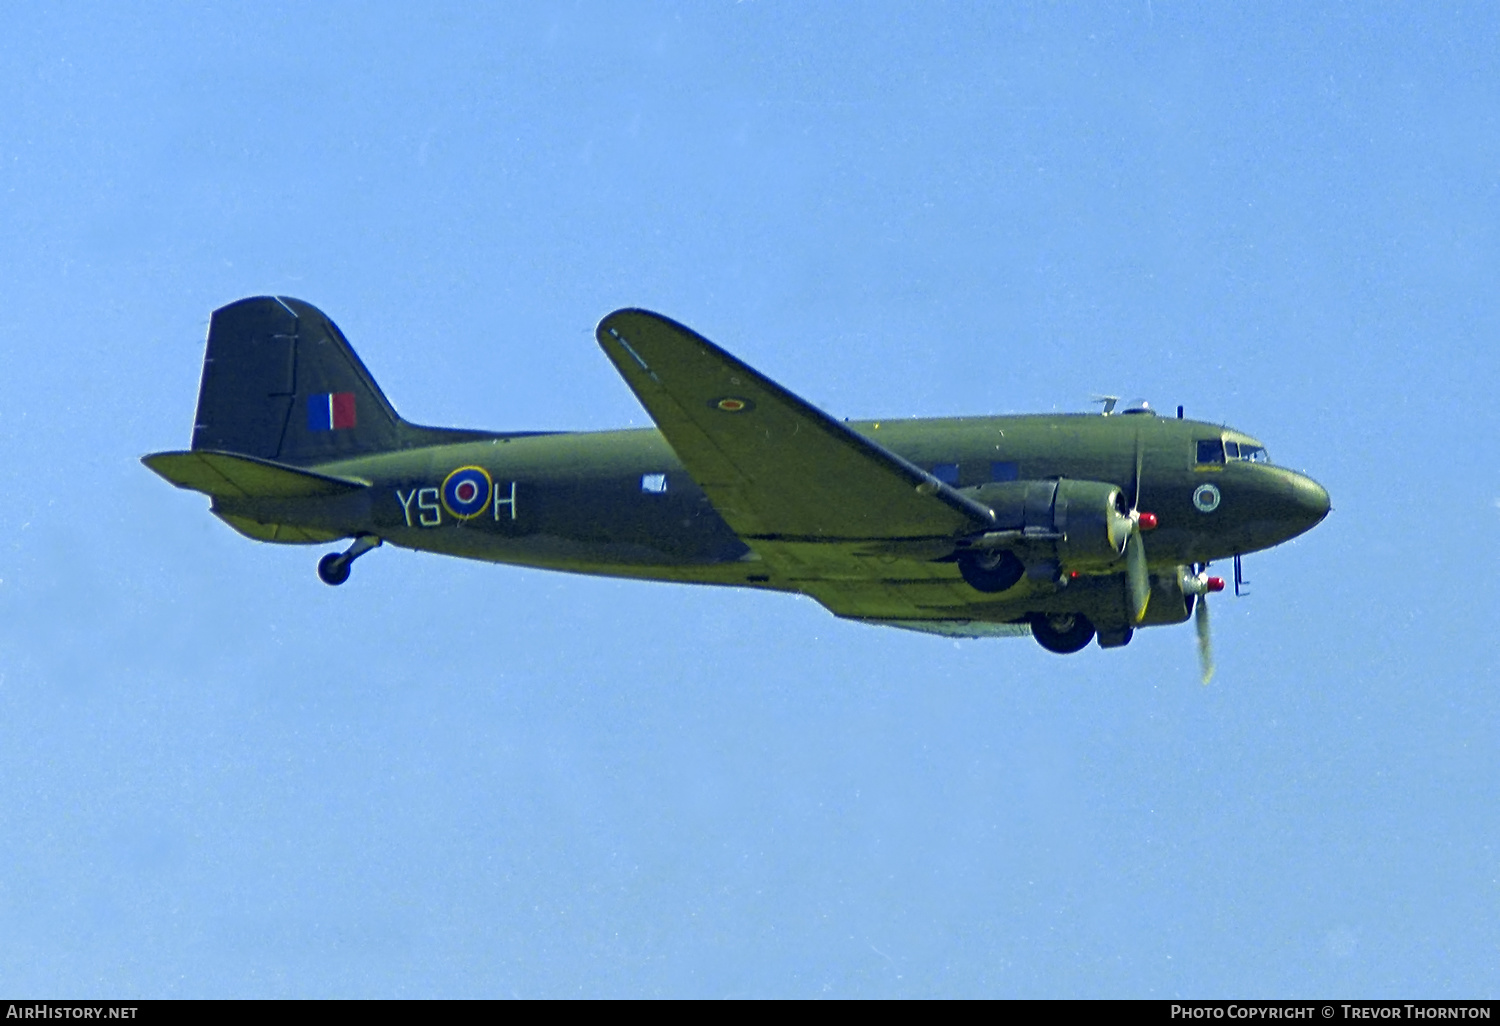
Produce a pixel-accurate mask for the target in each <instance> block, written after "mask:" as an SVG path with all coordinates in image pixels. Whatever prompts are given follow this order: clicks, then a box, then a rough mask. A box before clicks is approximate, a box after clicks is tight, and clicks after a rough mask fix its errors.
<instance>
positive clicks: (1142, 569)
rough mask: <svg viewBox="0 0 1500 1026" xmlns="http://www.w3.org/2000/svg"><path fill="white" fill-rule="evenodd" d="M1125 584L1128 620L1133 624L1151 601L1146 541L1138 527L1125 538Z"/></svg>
mask: <svg viewBox="0 0 1500 1026" xmlns="http://www.w3.org/2000/svg"><path fill="white" fill-rule="evenodd" d="M1125 586H1126V596H1127V597H1128V598H1129V600H1130V622H1131V625H1132V626H1134V625H1135V624H1138V623H1140V622H1141V620H1142V619H1144V618H1145V616H1146V604H1147V603H1149V602H1150V601H1151V573H1150V571H1149V570H1147V569H1146V543H1145V542H1144V541H1142V540H1141V532H1140V530H1139V529H1136V530H1134V531H1131V532H1130V537H1129V538H1127V539H1125Z"/></svg>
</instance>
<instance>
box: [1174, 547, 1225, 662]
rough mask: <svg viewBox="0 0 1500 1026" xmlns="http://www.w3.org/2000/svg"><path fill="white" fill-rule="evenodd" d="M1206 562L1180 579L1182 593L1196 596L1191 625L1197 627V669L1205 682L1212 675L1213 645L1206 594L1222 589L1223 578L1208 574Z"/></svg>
mask: <svg viewBox="0 0 1500 1026" xmlns="http://www.w3.org/2000/svg"><path fill="white" fill-rule="evenodd" d="M1207 566H1208V564H1207V563H1204V564H1202V566H1199V567H1195V568H1194V570H1195V571H1196V572H1193V573H1185V574H1184V575H1183V580H1182V592H1183V594H1184V595H1194V596H1197V607H1198V608H1197V609H1196V610H1194V612H1193V626H1194V627H1196V628H1197V629H1198V669H1199V671H1200V672H1201V673H1202V675H1203V683H1205V684H1207V683H1208V682H1209V681H1211V680H1213V676H1214V645H1213V637H1212V635H1211V634H1210V633H1209V627H1208V596H1209V594H1210V593H1212V592H1216V591H1223V590H1224V578H1222V577H1210V576H1208V571H1207Z"/></svg>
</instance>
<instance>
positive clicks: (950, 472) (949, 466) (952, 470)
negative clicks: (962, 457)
mask: <svg viewBox="0 0 1500 1026" xmlns="http://www.w3.org/2000/svg"><path fill="white" fill-rule="evenodd" d="M932 476H933V477H935V478H937V479H938V480H939V481H941V482H943V484H945V485H953V486H954V487H955V488H956V487H957V486H958V464H957V463H939V464H938V465H937V466H935V467H933V468H932Z"/></svg>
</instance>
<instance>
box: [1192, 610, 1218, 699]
mask: <svg viewBox="0 0 1500 1026" xmlns="http://www.w3.org/2000/svg"><path fill="white" fill-rule="evenodd" d="M1193 625H1194V626H1195V627H1197V628H1198V669H1199V670H1200V671H1201V672H1202V674H1203V683H1205V684H1207V683H1208V682H1209V681H1211V680H1213V677H1214V642H1213V636H1212V635H1211V634H1210V633H1209V630H1208V596H1207V595H1199V596H1198V609H1197V612H1196V613H1195V614H1194V616H1193Z"/></svg>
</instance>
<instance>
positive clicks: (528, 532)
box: [143, 297, 1329, 682]
mask: <svg viewBox="0 0 1500 1026" xmlns="http://www.w3.org/2000/svg"><path fill="white" fill-rule="evenodd" d="M597 336H598V340H599V344H600V346H602V347H603V349H604V352H605V354H606V355H607V356H608V357H609V358H610V359H611V360H612V361H613V362H614V364H615V367H616V368H618V370H619V372H620V374H621V375H622V376H623V377H624V378H625V382H626V384H628V385H629V386H630V388H631V390H632V391H634V392H635V394H636V396H637V397H638V398H639V399H640V401H641V403H642V405H644V406H645V407H646V410H647V412H649V413H650V414H651V417H652V419H653V420H654V421H655V422H656V424H657V429H656V430H651V429H634V430H626V431H600V432H588V433H566V432H492V431H465V430H454V429H448V428H433V427H420V426H418V425H415V424H411V423H408V422H407V421H405V420H402V419H401V417H399V416H398V415H397V414H396V411H395V409H393V408H392V406H391V404H390V403H389V402H387V401H386V398H385V396H384V395H383V394H382V393H381V391H380V389H379V388H378V387H377V386H376V384H375V382H374V380H373V379H372V378H371V376H370V374H369V372H368V371H367V370H366V369H365V366H364V364H363V363H361V362H360V360H359V357H357V356H356V355H355V354H354V350H353V349H352V348H350V346H349V343H348V341H346V340H345V338H344V336H343V334H342V333H341V332H340V331H339V329H338V328H337V327H335V326H334V324H333V322H332V321H331V320H329V319H328V318H327V317H326V316H324V314H323V313H322V312H321V311H319V310H317V309H316V308H314V307H312V306H310V305H309V304H307V303H304V302H301V301H299V300H296V299H290V298H286V297H261V298H254V299H244V300H241V301H239V302H237V303H232V304H230V305H229V306H226V307H224V308H222V309H220V310H217V311H215V312H214V314H213V318H212V321H211V322H210V326H209V331H208V347H207V353H206V356H205V359H204V364H203V380H202V385H201V387H200V390H199V394H198V412H197V418H196V420H195V422H194V426H193V440H192V448H191V449H189V450H188V451H186V452H162V453H155V454H153V455H150V456H146V457H144V460H143V461H144V462H145V464H146V465H147V466H148V467H150V468H151V469H152V470H154V471H155V472H156V473H158V474H160V475H161V476H162V477H164V478H166V479H167V480H168V481H170V482H171V483H172V484H174V485H177V486H178V487H180V488H188V489H192V490H194V491H198V492H202V493H204V494H206V495H208V496H209V497H210V499H212V506H211V507H210V508H211V510H212V512H213V513H214V514H215V515H216V516H218V517H219V518H220V519H222V520H223V521H224V522H225V523H227V524H229V526H231V527H233V528H234V529H235V530H237V531H239V532H240V533H241V534H244V535H247V536H248V537H250V538H254V539H257V540H259V541H269V542H280V543H288V544H309V545H317V544H326V543H328V542H333V541H336V540H338V539H341V538H348V539H352V544H350V545H349V547H348V548H347V549H345V550H344V551H342V552H336V553H329V554H328V555H326V556H324V557H323V559H322V561H321V562H320V563H319V564H318V575H319V576H320V577H321V578H322V579H323V580H324V581H325V582H327V583H328V584H342V583H344V582H345V581H346V580H348V578H349V571H350V566H351V565H352V564H353V562H354V560H356V559H357V558H359V557H360V556H361V555H363V554H364V553H366V552H369V551H370V550H371V549H373V548H376V547H377V546H379V545H381V544H382V543H384V542H390V543H391V544H393V545H399V546H403V547H406V548H410V549H420V550H423V551H427V552H438V553H444V554H447V555H454V556H465V557H468V558H471V559H483V560H490V561H493V562H497V563H515V564H520V565H524V566H532V567H542V568H546V569H549V570H566V571H572V572H575V573H587V574H604V575H610V576H616V577H634V578H642V579H647V580H657V581H680V582H694V583H699V584H723V585H734V586H737V587H749V588H763V589H767V590H772V591H790V592H800V593H801V594H804V595H809V596H811V597H812V598H814V599H816V600H817V601H818V602H820V603H821V604H822V605H824V606H825V607H827V608H828V609H829V610H830V611H831V612H833V613H834V614H835V615H837V616H841V617H847V618H849V619H854V620H861V621H864V622H865V623H871V624H883V625H888V626H892V627H904V628H908V629H911V630H917V631H927V632H931V633H934V634H943V635H950V636H956V637H981V636H992V635H1010V634H1025V633H1030V634H1032V635H1033V636H1035V638H1036V640H1037V641H1038V642H1040V643H1041V645H1042V646H1043V647H1044V648H1046V649H1048V650H1049V651H1052V652H1059V653H1069V652H1076V651H1079V650H1080V649H1082V648H1083V647H1084V646H1086V645H1087V644H1088V643H1089V642H1090V641H1092V640H1094V639H1095V638H1097V639H1098V642H1099V644H1100V645H1101V646H1102V647H1105V648H1110V647H1115V646H1120V645H1124V644H1126V643H1127V642H1129V641H1130V638H1131V634H1132V632H1133V631H1134V630H1135V628H1137V627H1146V626H1155V625H1159V624H1174V623H1182V622H1184V621H1186V620H1187V619H1189V618H1190V617H1191V616H1193V612H1194V608H1195V606H1196V608H1197V611H1198V612H1197V624H1198V633H1199V640H1200V646H1199V651H1200V656H1201V659H1202V664H1203V676H1204V680H1205V682H1206V681H1207V679H1208V676H1209V675H1210V674H1211V673H1212V656H1211V651H1210V648H1209V641H1208V620H1207V605H1206V603H1205V601H1204V599H1205V596H1206V594H1207V593H1208V592H1212V591H1219V590H1222V589H1223V587H1224V582H1223V581H1222V580H1221V579H1220V578H1217V577H1210V576H1208V574H1207V573H1206V567H1207V564H1208V563H1209V562H1210V561H1211V560H1219V559H1228V558H1231V557H1234V558H1235V559H1236V569H1238V556H1239V555H1241V554H1243V553H1247V552H1253V551H1256V550H1258V549H1264V548H1268V547H1270V546H1273V545H1276V544H1279V543H1280V542H1283V541H1286V540H1287V539H1289V538H1293V537H1296V536H1297V535H1299V534H1301V533H1302V532H1304V531H1306V530H1308V529H1309V528H1311V527H1313V526H1314V525H1315V524H1317V523H1318V522H1319V521H1321V520H1322V519H1323V518H1324V516H1326V515H1327V513H1328V509H1329V504H1328V493H1327V492H1326V491H1324V490H1323V488H1322V487H1320V486H1319V485H1318V484H1317V483H1316V482H1314V481H1312V480H1311V479H1309V478H1307V477H1304V476H1303V475H1301V474H1298V473H1295V472H1293V471H1290V470H1286V469H1284V468H1281V467H1277V466H1274V465H1272V464H1271V463H1269V462H1268V461H1267V458H1266V450H1265V447H1264V446H1263V445H1262V444H1261V443H1260V442H1258V441H1256V440H1255V439H1254V438H1251V437H1249V436H1248V435H1244V434H1241V433H1239V432H1237V431H1232V430H1227V429H1225V428H1224V427H1222V426H1221V425H1217V424H1206V423H1202V422H1199V421H1193V420H1184V419H1182V411H1181V409H1180V408H1179V410H1178V417H1177V419H1170V418H1162V417H1158V416H1157V415H1156V414H1155V413H1153V412H1151V411H1150V410H1149V409H1146V408H1138V409H1136V410H1127V411H1125V412H1124V413H1123V414H1112V412H1111V409H1112V404H1111V406H1106V408H1105V415H1104V416H1099V415H1096V414H1067V415H1049V416H1007V417H953V418H942V419H933V420H869V421H854V422H849V421H838V420H835V419H834V418H833V417H830V416H829V415H827V414H826V413H824V412H822V411H821V410H819V409H817V408H816V407H814V406H812V405H810V404H809V403H807V402H804V401H803V400H801V399H799V398H798V397H797V396H795V395H793V394H792V393H791V392H789V391H787V390H786V389H785V388H782V387H781V386H780V385H778V384H776V383H775V382H774V381H771V380H770V379H769V378H767V377H765V376H763V375H761V374H759V373H757V372H756V371H754V370H752V369H751V368H750V367H748V366H746V365H745V364H744V363H741V362H740V361H739V360H737V359H735V358H734V357H733V356H731V355H729V354H728V353H726V352H725V351H724V350H722V349H720V348H718V347H717V346H715V345H714V344H713V343H711V342H709V341H708V340H707V339H704V338H703V337H701V336H699V335H697V334H695V333H694V332H693V331H691V330H689V329H688V328H685V327H683V326H682V325H680V324H678V323H676V322H675V321H671V320H668V319H667V318H665V317H662V316H661V315H659V314H654V313H649V312H647V311H645V310H619V311H616V312H615V313H612V314H610V315H609V316H608V317H606V318H604V320H602V321H601V322H600V323H599V327H598V331H597ZM1237 583H1238V575H1237Z"/></svg>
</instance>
